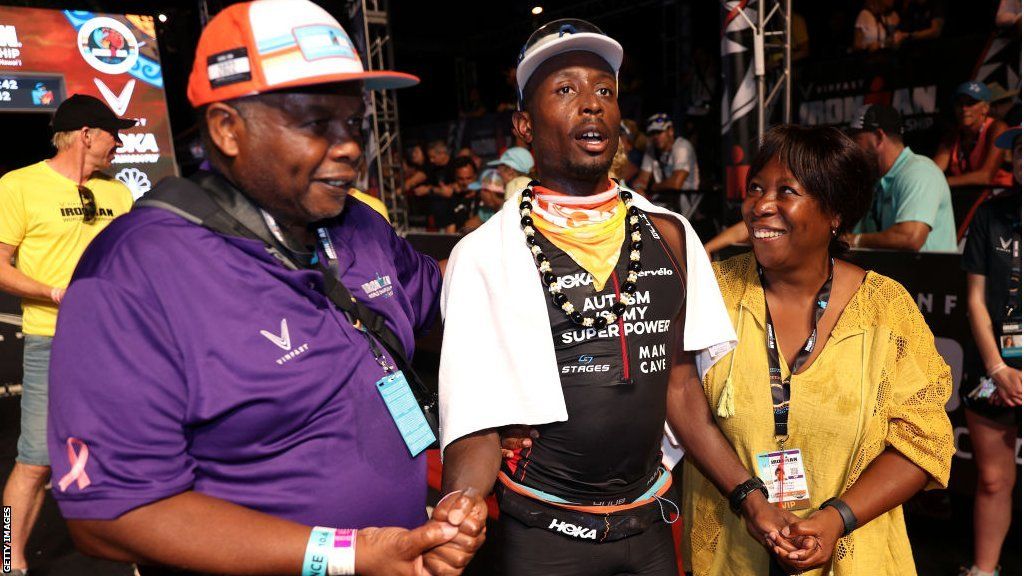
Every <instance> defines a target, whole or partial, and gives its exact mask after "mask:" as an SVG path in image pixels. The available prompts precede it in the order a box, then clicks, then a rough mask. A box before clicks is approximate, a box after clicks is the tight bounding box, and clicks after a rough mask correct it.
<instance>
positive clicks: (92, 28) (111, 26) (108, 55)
mask: <svg viewBox="0 0 1024 576" xmlns="http://www.w3.org/2000/svg"><path fill="white" fill-rule="evenodd" d="M78 50H79V52H81V53H82V58H84V59H85V61H86V62H87V63H88V64H89V66H92V67H93V68H95V69H96V70H99V71H100V72H103V73H104V74H123V73H125V72H127V71H129V70H131V69H132V66H135V63H136V62H138V60H139V42H138V41H137V40H136V39H135V35H134V34H132V31H131V30H130V29H129V28H128V26H126V25H125V24H123V23H122V22H120V21H118V20H114V19H113V18H109V17H107V16H98V17H96V18H93V19H92V20H89V21H88V22H86V23H85V24H83V25H82V27H81V28H79V29H78Z"/></svg>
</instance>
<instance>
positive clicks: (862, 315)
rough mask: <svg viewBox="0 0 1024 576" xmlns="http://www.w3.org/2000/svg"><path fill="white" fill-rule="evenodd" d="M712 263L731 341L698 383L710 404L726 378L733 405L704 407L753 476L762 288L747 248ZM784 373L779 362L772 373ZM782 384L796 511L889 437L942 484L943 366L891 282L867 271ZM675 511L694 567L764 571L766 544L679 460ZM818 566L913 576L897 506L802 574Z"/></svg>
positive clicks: (704, 574) (765, 401)
mask: <svg viewBox="0 0 1024 576" xmlns="http://www.w3.org/2000/svg"><path fill="white" fill-rule="evenodd" d="M715 272H716V274H717V276H718V283H719V285H720V287H721V289H722V296H723V297H724V299H725V304H726V307H727V308H728V310H729V314H730V316H731V318H732V321H733V325H734V326H735V327H736V332H737V335H738V337H739V345H738V347H737V348H736V350H734V351H733V352H732V353H730V355H729V356H726V357H725V358H724V359H722V360H721V361H719V362H718V363H717V364H716V365H715V366H714V367H713V368H712V369H711V370H710V371H709V372H708V373H707V375H706V376H705V378H704V392H705V395H706V396H707V398H708V403H709V404H710V406H711V410H712V412H713V413H714V412H715V411H716V409H717V407H718V404H719V400H720V397H721V395H722V392H723V389H724V388H725V384H726V380H727V379H730V378H731V381H732V387H733V393H734V405H735V415H733V416H731V417H728V418H722V417H720V416H716V421H717V423H718V426H719V427H720V428H721V429H722V432H723V433H724V434H725V436H726V438H727V439H728V440H729V442H730V443H731V444H732V446H733V448H734V449H735V450H736V453H737V454H738V455H739V457H740V460H741V461H742V462H743V464H744V465H745V466H746V467H747V468H748V469H749V470H751V473H752V474H753V471H754V470H755V465H754V462H755V461H756V454H759V453H762V452H768V451H772V450H775V449H777V444H776V443H775V439H774V434H773V432H774V431H773V423H774V420H773V416H772V408H771V393H770V391H769V388H768V360H767V352H766V350H765V328H764V325H765V313H764V291H763V290H762V288H761V284H760V281H759V280H758V276H757V269H756V262H755V261H754V257H753V254H749V253H748V254H743V255H740V256H736V257H734V258H731V259H729V260H726V261H725V262H721V263H719V264H716V265H715ZM784 362H785V360H784V359H783V363H784ZM788 372H789V368H788V367H787V366H785V365H783V375H784V376H785V375H788ZM730 375H731V376H730ZM791 390H792V392H791V394H792V396H791V401H790V415H789V429H790V437H789V441H788V442H787V443H786V448H787V449H792V448H800V449H801V450H802V451H803V458H804V466H805V467H806V470H807V474H808V486H809V489H810V497H811V504H812V508H811V509H808V510H802V511H797V512H795V514H797V515H798V516H801V517H806V516H809V515H810V514H811V513H812V512H813V511H814V510H816V509H817V507H818V506H819V505H821V503H822V502H824V501H825V500H827V499H828V498H831V497H833V496H838V495H840V494H842V493H843V492H844V491H845V490H846V489H847V488H849V487H850V486H851V485H852V484H853V483H854V482H855V481H856V480H857V478H858V477H859V476H860V474H861V473H862V472H863V471H864V469H865V468H866V467H867V466H868V465H869V464H870V463H871V461H872V460H873V459H874V458H875V457H877V456H878V455H879V454H881V453H882V451H883V450H885V449H886V448H887V447H890V446H891V447H893V448H894V449H896V450H898V451H899V452H900V453H901V454H903V455H904V456H906V457H907V458H909V459H910V460H911V461H913V462H914V463H916V464H917V465H918V466H920V467H921V468H922V469H924V470H925V471H926V472H927V473H928V475H929V476H930V477H931V482H930V483H929V487H930V488H936V487H945V485H946V482H947V480H948V479H949V466H950V461H951V459H952V457H953V450H954V448H953V434H952V429H951V427H950V423H949V418H948V417H947V416H946V412H945V409H944V405H945V403H946V400H947V399H948V398H949V395H950V392H951V378H950V372H949V367H948V366H947V365H946V363H945V362H944V361H943V360H942V357H941V356H939V354H938V352H937V351H936V349H935V341H934V337H933V336H932V333H931V331H930V330H929V329H928V326H927V325H926V324H925V321H924V318H923V317H922V316H921V313H920V311H919V310H918V308H917V306H916V304H915V303H914V300H913V299H912V298H911V296H910V294H908V293H907V291H906V290H905V289H904V288H903V286H901V285H900V284H899V283H898V282H896V281H895V280H892V279H891V278H887V277H885V276H881V275H879V274H875V273H873V272H869V273H868V275H867V277H866V278H865V279H864V283H863V284H862V285H861V287H860V288H859V290H858V291H857V293H856V294H855V295H854V297H853V298H852V299H851V300H850V303H849V304H848V305H847V306H846V309H845V310H844V311H843V313H842V315H841V316H840V318H839V321H838V323H837V324H836V326H835V328H834V329H833V331H832V334H831V335H830V336H829V339H828V341H827V342H826V344H825V348H824V349H823V350H822V352H821V353H820V354H819V355H818V357H817V358H816V359H815V360H814V362H813V363H812V364H811V365H810V366H808V367H807V368H806V369H805V370H804V371H803V372H802V373H800V374H798V375H796V376H794V377H793V379H792V388H791ZM683 513H684V518H685V522H686V524H685V526H686V528H687V530H686V534H685V536H684V538H683V545H682V546H683V558H684V562H685V563H686V565H687V569H692V570H693V574H694V576H708V575H715V576H726V575H736V576H740V575H743V576H747V575H759V574H768V553H767V551H766V550H765V549H764V548H763V547H762V546H761V545H760V544H758V543H757V542H755V541H754V540H753V538H751V537H750V535H749V534H748V533H747V531H746V528H745V527H744V523H743V520H742V518H740V517H738V516H736V515H735V514H733V513H732V512H731V511H730V510H729V504H728V502H727V501H726V499H725V498H724V497H723V496H722V495H721V494H720V493H719V492H718V490H717V489H715V487H714V486H713V485H712V484H711V483H710V482H708V481H707V480H706V479H705V478H704V477H703V476H702V475H701V474H700V472H699V471H698V470H697V469H696V468H694V467H693V465H692V464H690V463H688V462H687V463H686V464H685V469H684V471H683ZM830 569H831V570H832V571H833V573H834V574H835V575H836V576H854V575H856V576H861V575H864V576H866V575H871V576H876V575H892V576H906V575H909V574H916V573H917V572H916V570H915V568H914V558H913V555H912V554H911V550H910V542H909V541H908V540H907V533H906V527H905V524H904V522H903V509H902V507H897V508H895V509H894V510H890V511H889V512H887V513H885V514H883V515H881V516H879V517H878V518H876V519H874V520H872V521H871V522H869V523H867V524H865V525H863V526H861V527H860V528H858V529H857V530H856V531H854V532H853V533H852V534H851V535H850V536H847V537H845V538H842V539H840V540H839V543H838V546H837V548H836V551H835V553H834V554H833V560H832V563H831V566H830V565H826V566H825V567H824V568H822V569H818V570H814V571H809V572H806V573H805V574H809V575H812V574H813V575H817V574H829V570H830Z"/></svg>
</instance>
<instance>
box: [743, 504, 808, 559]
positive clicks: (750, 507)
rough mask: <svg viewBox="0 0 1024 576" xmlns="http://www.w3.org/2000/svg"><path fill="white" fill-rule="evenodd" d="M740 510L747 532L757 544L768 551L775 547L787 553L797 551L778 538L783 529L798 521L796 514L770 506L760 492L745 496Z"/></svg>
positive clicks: (783, 539)
mask: <svg viewBox="0 0 1024 576" xmlns="http://www.w3.org/2000/svg"><path fill="white" fill-rule="evenodd" d="M740 510H741V512H742V513H743V520H744V521H745V522H746V525H747V532H749V533H750V536H751V537H753V538H754V540H757V542H758V543H759V544H761V545H762V546H766V547H768V549H769V550H771V549H772V548H774V547H777V546H781V547H784V548H785V549H786V551H787V552H792V551H796V550H797V549H798V547H797V546H794V545H793V544H792V543H790V542H789V541H787V540H786V539H785V538H781V537H780V534H781V533H782V530H783V529H784V528H785V527H787V526H789V525H790V524H792V523H793V522H797V521H799V520H800V517H798V516H797V515H796V514H793V513H792V512H787V511H785V510H783V509H782V508H779V507H778V506H775V505H773V504H771V503H770V502H768V500H766V499H765V497H764V494H762V493H761V492H760V491H754V492H752V493H751V494H750V495H749V496H747V497H746V498H745V499H744V500H743V504H742V506H741V509H740Z"/></svg>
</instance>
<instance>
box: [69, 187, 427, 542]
mask: <svg viewBox="0 0 1024 576" xmlns="http://www.w3.org/2000/svg"><path fill="white" fill-rule="evenodd" d="M331 235H332V238H333V240H334V244H335V248H336V250H337V252H338V261H339V265H340V275H341V278H342V281H343V283H344V284H345V286H346V287H348V289H349V290H350V291H351V293H352V294H353V295H354V296H356V297H357V298H358V299H359V300H361V301H362V302H364V303H365V304H367V305H368V306H370V307H371V308H373V309H374V310H376V311H377V312H378V313H380V314H382V315H384V316H385V317H386V318H387V323H388V325H389V326H390V327H391V328H392V330H394V331H395V332H396V333H397V334H398V336H399V337H400V338H401V340H402V343H403V344H404V346H405V349H406V350H408V351H411V350H412V349H413V341H414V334H415V333H416V332H418V331H420V330H422V329H424V328H428V327H429V326H430V325H431V323H432V322H433V318H434V315H435V313H436V310H437V296H438V292H439V290H440V284H441V279H440V271H439V269H438V265H437V263H436V262H435V261H434V260H433V259H431V258H429V257H427V256H423V255H421V254H419V253H417V252H416V251H415V250H413V249H412V247H411V246H410V245H409V244H408V243H407V242H406V241H405V240H403V239H401V238H399V237H398V236H397V235H396V234H395V233H394V231H393V230H392V229H391V227H390V226H389V225H388V224H387V223H386V222H385V221H384V220H383V219H382V218H381V217H380V216H379V215H378V214H377V213H375V212H374V211H372V210H371V209H369V208H368V207H367V206H365V205H364V204H362V203H360V202H358V201H355V200H352V199H350V200H349V202H348V205H347V206H346V208H345V211H344V212H343V214H342V216H341V217H340V224H339V225H338V226H336V227H333V228H332V229H331ZM321 284H322V281H321V277H320V273H319V272H317V271H312V270H298V271H295V270H288V269H286V268H284V267H283V266H282V265H280V264H279V263H278V262H277V261H276V260H275V259H274V258H273V257H271V256H270V255H268V254H267V253H266V251H265V250H264V248H263V245H262V244H261V243H259V242H256V241H251V240H246V239H240V238H225V237H223V236H219V235H217V234H214V233H212V232H210V231H208V230H206V229H205V228H202V227H199V226H196V225H193V224H190V223H188V222H186V221H185V220H184V219H182V218H179V217H177V216H175V215H173V214H171V213H169V212H166V211H164V210H161V209H158V208H140V209H137V210H135V211H132V212H131V213H129V214H128V215H126V216H122V217H121V218H118V219H117V220H116V221H114V222H113V223H112V224H111V225H110V226H109V227H108V228H107V229H106V230H105V231H104V232H103V233H102V234H101V235H100V236H99V237H97V238H96V240H95V241H94V242H93V243H92V245H91V246H90V247H89V248H88V250H87V251H86V253H85V255H84V256H83V257H82V260H81V262H80V263H79V265H78V269H77V270H76V272H75V276H74V280H73V281H72V284H71V287H70V289H69V290H68V292H67V296H66V298H65V300H64V302H63V304H62V305H61V311H60V316H59V319H58V324H57V334H56V337H55V339H54V343H53V355H52V360H51V368H50V411H49V450H50V453H51V454H53V458H52V460H53V479H54V483H53V492H54V496H55V497H56V499H57V501H58V503H59V505H60V508H61V512H62V513H63V514H64V516H65V517H66V518H75V519H113V518H117V517H118V516H120V515H122V514H124V513H125V512H128V511H129V510H132V509H133V508H136V507H138V506H142V505H145V504H148V503H151V502H154V501H156V500H160V499H163V498H167V497H169V496H173V495H175V494H179V493H181V492H184V491H187V490H195V491H197V492H201V493H203V494H207V495H210V496H214V497H217V498H221V499H224V500H228V501H230V502H234V503H236V504H240V505H243V506H247V507H249V508H253V509H256V510H259V511H262V512H265V513H267V514H272V515H274V516H279V517H282V518H286V519H289V520H293V521H296V522H301V523H303V524H307V525H323V526H337V527H352V528H358V527H363V526H404V527H408V528H412V527H414V526H417V525H419V524H422V523H423V522H424V521H425V520H426V513H425V508H424V506H425V501H426V490H427V484H426V460H425V456H424V455H422V454H421V455H420V456H419V457H416V458H413V457H411V456H410V454H409V451H408V449H407V448H406V446H405V443H404V442H403V440H402V437H401V435H400V434H399V432H398V430H397V428H396V426H395V424H394V421H393V420H392V418H391V416H390V414H389V413H388V411H387V407H386V406H385V404H384V401H383V400H382V399H381V397H380V395H379V394H378V392H377V389H376V387H375V383H376V382H377V380H378V379H379V378H381V376H382V375H383V371H382V370H381V368H380V366H379V365H378V364H377V363H376V362H375V361H374V358H373V356H372V355H371V353H370V349H369V345H368V344H367V341H366V339H365V337H364V336H363V335H362V334H360V333H359V332H357V331H356V330H355V329H354V328H353V327H352V325H351V324H349V322H348V321H347V320H346V319H345V317H344V315H343V314H341V313H340V312H338V311H337V310H336V309H335V307H334V306H332V305H331V304H330V302H329V301H328V299H327V298H326V297H325V296H323V294H322V293H321V292H320V291H319V288H320V286H321ZM69 438H73V439H75V440H77V441H81V442H82V443H84V446H85V447H87V449H88V455H87V457H86V458H85V468H84V473H85V476H87V477H88V483H87V485H86V483H85V482H83V478H85V476H83V475H77V476H76V475H75V474H74V472H73V463H74V461H76V460H81V459H82V458H83V449H82V444H79V443H78V442H74V443H71V448H72V449H71V450H69V442H68V440H69ZM69 472H71V474H69ZM65 478H66V479H67V480H66V481H65V482H60V480H62V479H65Z"/></svg>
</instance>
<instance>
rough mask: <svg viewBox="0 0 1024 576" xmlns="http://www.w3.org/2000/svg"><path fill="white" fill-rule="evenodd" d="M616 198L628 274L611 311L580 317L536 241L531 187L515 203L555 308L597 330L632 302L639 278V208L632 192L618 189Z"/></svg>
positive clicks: (520, 222)
mask: <svg viewBox="0 0 1024 576" xmlns="http://www.w3.org/2000/svg"><path fill="white" fill-rule="evenodd" d="M619 198H621V199H622V202H623V204H625V205H626V232H627V233H628V234H629V240H630V244H629V267H628V274H627V275H626V281H625V282H623V284H622V293H621V295H620V296H619V301H618V302H616V303H615V304H614V305H613V306H612V308H611V310H603V311H601V312H600V313H598V315H597V316H595V317H593V318H588V317H585V316H583V314H582V313H581V312H580V311H579V310H577V309H576V307H575V306H573V304H572V302H569V297H568V296H566V295H565V294H563V293H562V288H561V286H559V285H558V278H556V277H555V275H554V273H552V271H551V262H550V261H549V260H548V257H547V256H545V255H544V252H543V251H541V249H540V246H539V245H538V244H537V237H536V236H537V230H536V228H534V227H533V217H532V216H531V214H533V187H530V188H527V189H526V190H523V193H522V202H521V203H520V204H519V215H520V216H522V219H521V220H520V221H519V224H520V225H521V226H522V228H523V233H524V234H526V243H527V245H529V246H530V251H531V252H533V257H534V259H535V260H536V262H537V269H538V270H540V274H541V278H542V279H543V281H544V284H545V285H546V286H547V287H548V292H549V293H550V294H551V301H552V302H553V303H554V304H555V306H556V307H558V308H561V309H562V311H563V312H565V315H566V316H568V317H569V319H570V320H572V321H573V323H575V324H577V325H579V326H585V327H587V328H591V327H593V328H597V329H599V330H600V329H601V328H604V327H605V326H607V325H609V324H611V323H613V322H615V321H616V320H618V319H619V317H620V316H622V314H623V313H624V312H625V311H626V308H627V307H629V306H632V305H633V302H635V299H634V298H633V293H635V292H636V281H637V279H638V278H639V277H640V270H641V264H640V250H641V249H642V248H643V243H642V242H641V241H640V210H639V209H637V208H636V207H635V206H633V194H632V193H630V192H629V191H628V190H623V189H622V188H619Z"/></svg>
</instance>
